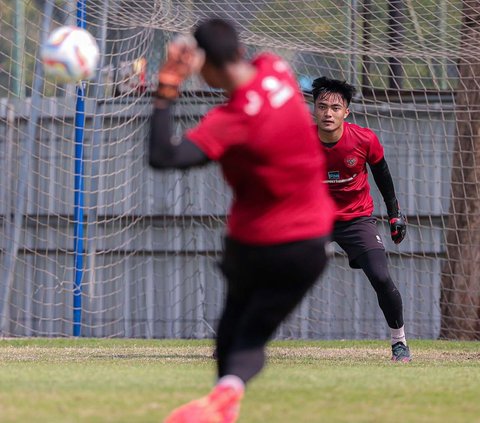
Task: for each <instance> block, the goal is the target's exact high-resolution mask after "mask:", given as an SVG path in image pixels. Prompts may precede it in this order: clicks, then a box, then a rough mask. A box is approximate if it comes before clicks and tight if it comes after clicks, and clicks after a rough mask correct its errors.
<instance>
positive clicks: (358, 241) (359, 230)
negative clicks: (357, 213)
mask: <svg viewBox="0 0 480 423" xmlns="http://www.w3.org/2000/svg"><path fill="white" fill-rule="evenodd" d="M332 238H333V241H335V242H336V243H337V244H338V245H339V246H340V248H341V249H342V250H344V251H345V252H346V253H347V256H348V261H349V263H350V267H351V268H353V269H359V268H360V266H359V265H358V264H357V263H356V261H355V259H356V258H357V257H359V256H360V255H362V254H363V253H365V252H367V251H369V250H385V246H384V245H383V241H382V237H381V236H380V233H379V232H378V228H377V219H376V218H375V217H372V216H367V217H358V218H356V219H353V220H349V221H347V222H341V221H337V222H336V223H335V226H334V228H333V237H332Z"/></svg>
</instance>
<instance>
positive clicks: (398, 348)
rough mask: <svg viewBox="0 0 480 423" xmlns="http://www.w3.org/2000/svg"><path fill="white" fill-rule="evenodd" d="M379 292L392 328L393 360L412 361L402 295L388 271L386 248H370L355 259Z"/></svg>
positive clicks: (382, 308) (380, 303) (378, 294)
mask: <svg viewBox="0 0 480 423" xmlns="http://www.w3.org/2000/svg"><path fill="white" fill-rule="evenodd" d="M355 261H356V263H357V264H358V265H359V266H360V267H361V269H362V270H363V271H364V272H365V275H366V276H367V278H368V280H369V281H370V283H371V284H372V287H373V289H374V290H375V292H376V294H377V299H378V304H379V306H380V308H381V310H382V312H383V315H384V316H385V319H386V321H387V324H388V326H389V328H390V334H391V344H392V360H394V361H410V359H411V358H410V351H409V348H408V346H407V340H406V338H405V328H404V322H403V303H402V296H401V294H400V292H399V290H398V289H397V287H396V285H395V283H394V282H393V280H392V277H391V276H390V272H389V271H388V263H387V256H386V254H385V251H384V250H370V251H366V252H365V253H363V254H361V255H360V256H358V257H357V258H356V259H355Z"/></svg>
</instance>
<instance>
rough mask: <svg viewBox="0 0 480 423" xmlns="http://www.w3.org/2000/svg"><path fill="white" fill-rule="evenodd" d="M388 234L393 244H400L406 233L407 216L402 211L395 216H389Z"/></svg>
mask: <svg viewBox="0 0 480 423" xmlns="http://www.w3.org/2000/svg"><path fill="white" fill-rule="evenodd" d="M388 222H389V223H390V235H391V237H392V241H393V242H394V243H395V244H400V243H401V242H402V241H403V239H404V238H405V235H406V234H407V218H406V216H405V215H404V214H403V213H402V212H400V211H399V212H398V213H397V215H396V216H389V219H388Z"/></svg>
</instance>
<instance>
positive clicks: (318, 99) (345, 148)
mask: <svg viewBox="0 0 480 423" xmlns="http://www.w3.org/2000/svg"><path fill="white" fill-rule="evenodd" d="M312 88H313V90H312V94H313V100H314V116H315V120H316V122H317V133H318V138H319V139H320V145H321V147H322V149H323V152H324V154H325V157H326V161H327V172H326V173H325V174H324V179H325V182H326V184H327V185H328V187H329V188H330V194H331V196H332V198H333V199H334V201H335V203H336V205H337V220H336V223H335V227H334V230H333V240H334V241H335V242H337V244H338V245H339V246H340V247H341V248H342V249H343V250H344V251H345V252H346V253H347V255H348V260H349V262H350V267H352V268H353V269H362V270H363V272H364V273H365V275H366V276H367V278H368V280H369V281H370V283H371V284H372V286H373V288H374V289H375V292H376V294H377V298H378V303H379V305H380V308H381V309H382V312H383V314H384V316H385V319H386V320H387V323H388V326H389V327H390V333H391V345H392V360H393V361H399V362H408V361H410V360H411V357H410V350H409V348H408V346H407V341H406V338H405V330H404V324H403V323H404V322H403V305H402V297H401V295H400V292H399V291H398V289H397V287H396V286H395V283H394V282H393V280H392V278H391V276H390V273H389V271H388V264H387V255H386V253H385V247H384V245H383V242H382V238H381V237H380V233H379V232H378V229H377V224H376V219H375V217H373V216H372V213H373V199H372V197H371V195H370V186H369V183H368V171H367V164H368V165H369V167H370V170H371V172H372V175H373V178H374V180H375V183H376V185H377V187H378V189H379V190H380V193H381V194H382V196H383V199H384V201H385V205H386V207H387V213H388V221H389V224H390V234H391V237H392V241H393V242H394V243H395V244H399V243H400V242H402V241H403V239H404V238H405V235H406V231H407V226H406V219H405V216H404V215H403V213H402V212H401V211H400V208H399V206H398V201H397V197H396V195H395V188H394V185H393V180H392V176H391V174H390V170H389V168H388V165H387V162H386V161H385V157H384V155H383V147H382V145H381V144H380V142H379V140H378V138H377V136H376V135H375V133H374V132H373V131H372V130H371V129H368V128H363V127H361V126H358V125H355V124H352V123H349V122H345V118H346V117H347V116H348V115H349V113H350V109H349V105H350V101H351V99H352V97H353V94H354V93H355V88H354V87H353V86H352V85H350V84H347V83H346V82H345V81H339V80H336V79H329V78H326V77H320V78H317V79H316V80H315V81H313V85H312Z"/></svg>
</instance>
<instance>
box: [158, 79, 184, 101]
mask: <svg viewBox="0 0 480 423" xmlns="http://www.w3.org/2000/svg"><path fill="white" fill-rule="evenodd" d="M178 95H179V90H178V85H176V84H166V83H163V82H159V83H158V86H157V91H156V93H155V97H157V99H163V100H175V99H176V98H177V97H178Z"/></svg>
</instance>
